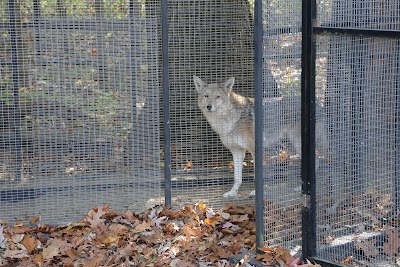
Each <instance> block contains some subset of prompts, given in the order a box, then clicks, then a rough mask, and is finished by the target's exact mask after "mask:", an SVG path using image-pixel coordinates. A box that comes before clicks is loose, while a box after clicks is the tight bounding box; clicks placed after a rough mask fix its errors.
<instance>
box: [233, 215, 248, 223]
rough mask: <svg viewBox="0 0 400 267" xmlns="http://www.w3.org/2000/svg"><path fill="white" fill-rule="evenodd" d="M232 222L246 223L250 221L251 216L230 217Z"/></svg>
mask: <svg viewBox="0 0 400 267" xmlns="http://www.w3.org/2000/svg"><path fill="white" fill-rule="evenodd" d="M230 220H231V222H233V223H237V222H246V221H248V220H249V215H248V214H243V215H231V217H230Z"/></svg>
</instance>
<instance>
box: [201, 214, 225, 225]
mask: <svg viewBox="0 0 400 267" xmlns="http://www.w3.org/2000/svg"><path fill="white" fill-rule="evenodd" d="M222 222H224V219H223V218H222V217H221V216H219V215H216V216H214V217H211V218H206V219H205V220H204V223H205V224H206V225H210V226H212V227H215V226H217V225H218V224H221V223H222Z"/></svg>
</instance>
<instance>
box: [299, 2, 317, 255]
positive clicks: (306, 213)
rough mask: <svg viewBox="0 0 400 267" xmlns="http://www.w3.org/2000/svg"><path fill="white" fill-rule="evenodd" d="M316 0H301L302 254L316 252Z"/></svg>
mask: <svg viewBox="0 0 400 267" xmlns="http://www.w3.org/2000/svg"><path fill="white" fill-rule="evenodd" d="M315 19H316V1H315V0H311V1H310V0H303V1H302V60H301V62H302V63H301V64H302V66H301V68H302V73H301V142H302V146H301V156H302V157H301V158H302V161H301V177H302V194H303V198H304V206H303V209H302V236H303V238H302V251H303V255H302V256H303V258H311V257H313V256H315V255H316V248H317V242H316V219H317V218H316V214H317V212H316V201H315V195H316V179H315V53H316V51H315V36H314V34H313V21H315Z"/></svg>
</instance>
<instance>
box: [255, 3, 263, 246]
mask: <svg viewBox="0 0 400 267" xmlns="http://www.w3.org/2000/svg"><path fill="white" fill-rule="evenodd" d="M262 13H263V12H262V0H255V1H254V116H255V143H256V146H255V159H254V163H255V170H254V177H255V190H256V198H255V209H256V246H257V248H260V247H262V246H263V245H264V212H263V207H264V175H263V164H262V158H263V130H264V127H262V125H263V121H264V118H263V115H264V114H263V24H262V20H263V17H262V16H263V14H262Z"/></svg>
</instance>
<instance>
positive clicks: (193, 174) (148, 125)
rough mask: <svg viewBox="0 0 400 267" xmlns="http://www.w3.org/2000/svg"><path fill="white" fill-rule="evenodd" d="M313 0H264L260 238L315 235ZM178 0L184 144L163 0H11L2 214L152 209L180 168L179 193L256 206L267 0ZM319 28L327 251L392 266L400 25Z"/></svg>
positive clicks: (0, 129) (354, 14)
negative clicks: (308, 104)
mask: <svg viewBox="0 0 400 267" xmlns="http://www.w3.org/2000/svg"><path fill="white" fill-rule="evenodd" d="M302 2H303V4H304V1H301V0H298V1H275V0H273V1H263V10H262V11H263V31H264V40H263V56H264V58H263V112H264V114H263V117H264V121H263V125H262V128H263V132H264V139H263V143H264V157H263V159H262V162H263V166H264V171H263V172H264V184H265V189H264V191H265V196H264V203H263V204H264V205H263V207H262V208H261V210H258V211H257V212H262V213H263V214H264V222H263V223H264V231H265V240H264V242H265V243H266V244H269V245H282V246H285V247H286V248H290V249H292V250H297V249H298V248H299V246H300V245H301V242H302V240H303V239H304V238H305V237H304V236H303V235H302V230H304V229H302V222H303V219H304V218H302V210H303V211H304V206H303V205H304V194H302V188H301V186H302V179H301V178H302V177H301V166H304V165H301V163H302V159H301V157H300V156H301V153H302V145H301V141H302V139H301V134H302V125H301V120H302V106H301V105H302V102H301V97H302V95H301V89H302V88H301V75H302V71H303V70H302V67H304V66H303V65H302V64H304V62H302V38H303V37H304V36H302ZM167 3H168V14H167V17H168V24H169V25H168V37H169V42H168V44H167V45H168V52H169V58H168V64H169V81H170V84H169V87H170V91H169V94H170V95H169V96H170V98H169V99H170V101H169V103H167V104H169V107H170V129H171V139H170V140H169V141H170V143H171V145H170V151H166V148H164V146H163V141H164V140H163V139H164V136H163V135H162V134H161V133H162V132H163V131H162V130H163V127H164V125H163V123H162V116H163V110H162V108H161V107H162V104H164V102H165V99H164V98H163V95H162V86H163V84H162V82H161V80H162V79H161V77H162V75H163V73H162V64H163V63H164V64H165V62H162V42H161V33H162V32H161V24H162V14H161V8H160V1H155V0H147V1H145V0H123V1H109V0H93V1H78V0H68V1H39V0H27V1H11V0H10V1H1V2H0V36H1V39H0V105H1V123H0V150H1V151H0V152H1V153H0V154H1V155H0V168H1V171H0V202H1V203H0V215H1V216H0V219H2V220H8V221H10V222H13V221H26V220H29V219H30V218H31V217H33V216H37V215H40V216H41V217H42V220H43V221H46V222H50V223H63V222H69V221H72V220H75V219H77V218H81V217H82V216H83V215H84V214H83V213H86V211H87V210H88V209H90V208H92V207H93V206H96V205H98V204H103V203H110V205H111V206H112V207H113V208H114V209H120V210H122V209H132V210H141V209H143V208H145V207H148V206H153V205H154V204H158V203H163V198H164V194H163V190H164V183H165V181H164V178H165V177H164V175H163V169H164V168H169V167H171V174H172V192H171V193H172V205H173V206H175V207H178V206H182V205H186V204H194V203H196V202H207V204H208V205H209V206H212V207H221V206H223V205H225V204H227V203H228V202H234V203H235V204H251V205H253V202H254V198H253V197H252V196H251V194H250V193H251V191H253V190H254V179H253V168H254V159H253V158H252V156H251V154H252V153H254V143H256V142H257V140H254V139H255V138H254V127H255V126H254V110H253V108H254V102H253V99H252V98H251V97H252V96H253V94H254V88H253V87H254V86H253V84H254V43H253V38H254V21H253V20H254V10H253V4H254V2H253V1H251V0H250V1H249V0H237V1H225V0H224V1H216V0H170V1H167ZM316 11H317V23H316V25H317V26H321V25H322V26H326V27H329V28H340V29H345V27H348V28H351V29H353V30H354V29H364V30H397V31H398V30H400V29H399V28H398V26H399V25H400V24H399V17H400V16H399V3H398V1H350V2H349V1H341V0H330V1H319V2H318V3H317V6H316ZM368 34H369V35H372V34H373V33H372V32H368ZM315 42H316V47H314V49H315V52H316V61H315V65H314V68H315V71H316V77H315V97H316V101H315V110H316V129H315V140H314V142H315V146H316V155H315V158H316V166H315V167H316V168H315V169H316V178H317V184H316V186H317V198H316V201H317V207H316V211H315V212H316V213H317V224H316V226H317V236H316V241H317V251H318V253H317V256H318V257H319V258H323V259H326V260H330V261H342V260H343V259H349V257H350V256H351V257H353V259H352V260H353V262H354V264H359V265H360V266H395V261H396V257H397V258H398V256H399V253H400V251H399V247H400V237H399V231H398V227H399V217H398V216H399V184H400V182H399V175H398V168H399V166H400V162H399V154H398V153H399V152H398V151H399V148H398V143H399V132H400V131H399V121H398V120H399V109H400V108H399V104H398V103H399V80H400V77H399V73H400V69H399V62H400V55H399V51H400V50H399V47H400V41H399V40H398V39H395V38H379V37H371V36H369V37H360V36H342V35H335V36H334V35H329V34H322V35H318V36H317V37H316V39H315ZM303 53H304V51H303ZM303 56H304V55H303ZM194 76H196V77H198V78H194ZM232 78H233V79H232ZM209 89H210V91H207V90H209ZM303 89H304V88H303ZM311 89H312V88H308V89H307V90H311ZM231 90H232V92H233V93H231ZM313 93H314V92H313ZM228 95H229V96H228ZM248 97H250V98H248ZM303 104H304V102H303ZM232 107H234V108H232ZM221 110H222V111H221ZM212 112H214V113H212ZM215 114H217V115H215ZM303 116H304V114H303ZM232 122H235V123H232ZM303 126H304V125H303ZM233 127H236V128H234V130H233V131H232V128H233ZM244 151H247V153H246V154H244ZM167 152H168V154H170V155H166V153H167ZM169 152H170V153H169ZM243 155H244V156H243ZM165 157H170V160H171V166H164V159H165ZM243 157H244V158H243ZM235 163H236V164H235ZM235 170H236V171H235ZM240 173H242V175H241V174H240ZM240 177H241V179H240ZM303 178H304V177H303ZM239 180H242V181H243V182H242V184H240V183H239V182H238V181H239ZM303 180H304V179H303ZM233 184H235V186H236V187H235V186H234V187H233V188H232V185H233ZM237 185H240V186H237ZM231 189H233V191H229V190H231ZM303 189H304V185H303ZM236 190H238V191H237V192H236ZM303 192H304V190H303ZM224 194H225V197H224V196H223V195H224ZM385 264H386V265H385Z"/></svg>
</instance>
